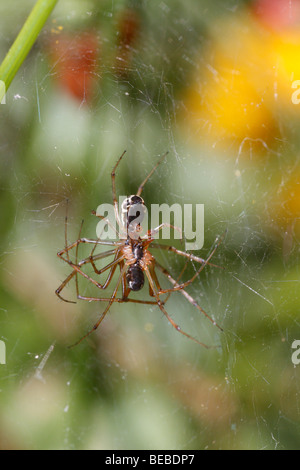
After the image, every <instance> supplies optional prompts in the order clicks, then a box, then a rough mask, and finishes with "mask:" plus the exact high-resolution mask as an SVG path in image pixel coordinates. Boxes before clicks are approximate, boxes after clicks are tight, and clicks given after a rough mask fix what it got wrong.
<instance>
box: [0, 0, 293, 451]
mask: <svg viewBox="0 0 300 470" xmlns="http://www.w3.org/2000/svg"><path fill="white" fill-rule="evenodd" d="M100 3H101V5H99V2H96V1H92V0H90V1H88V2H80V1H72V2H67V1H66V2H60V3H59V4H58V6H57V8H56V10H55V12H54V14H53V16H52V17H51V20H50V21H49V23H48V26H47V28H46V29H45V30H44V32H43V33H42V35H41V37H40V38H39V41H38V43H37V45H36V46H35V47H34V49H33V51H32V53H31V54H30V56H29V58H28V60H27V61H26V62H25V64H24V66H23V67H22V70H21V71H20V72H19V74H18V76H17V78H16V80H15V81H14V83H13V84H12V86H11V89H10V91H9V93H8V95H7V98H6V105H1V106H0V112H1V117H0V120H1V129H2V132H1V136H0V149H1V153H2V159H1V174H0V191H1V193H0V194H1V210H2V221H3V222H2V234H1V245H2V250H1V253H2V254H1V258H0V260H1V264H0V267H1V271H0V272H1V287H0V288H1V297H0V299H1V303H0V340H1V341H2V343H1V344H2V345H4V346H5V349H6V359H5V362H6V364H0V391H1V396H2V400H1V404H0V422H1V432H0V437H1V440H0V443H1V444H0V445H1V447H2V448H39V449H41V448H63V449H95V448H96V449H116V450H117V449H181V450H185V449H214V448H221V449H244V448H251V449H258V448H259V449H290V448H299V440H300V428H299V405H300V402H299V370H300V369H299V367H300V366H297V365H296V364H294V363H293V362H292V353H293V348H292V344H293V341H294V340H296V339H300V338H299V336H300V332H299V320H298V314H299V212H298V213H297V208H299V202H297V201H299V180H298V179H297V178H298V176H299V156H298V155H299V149H298V146H299V139H298V134H297V128H298V127H297V124H298V117H297V110H298V108H296V106H290V107H285V105H284V104H285V102H286V101H287V100H288V99H289V100H290V94H291V93H290V91H291V88H290V79H291V77H290V76H289V77H288V78H287V79H286V81H287V83H288V86H287V88H288V92H287V93H290V94H287V95H284V91H283V89H282V88H280V86H281V85H280V83H281V82H280V64H279V63H278V62H276V63H274V64H273V63H272V65H274V67H273V68H272V66H270V68H271V69H272V73H270V76H267V77H266V76H265V75H264V76H263V78H264V80H266V81H265V82H264V81H263V80H262V79H261V81H262V82H263V83H264V84H265V85H264V86H261V87H260V85H259V84H258V83H257V82H258V80H257V76H260V77H261V75H258V71H261V70H262V69H263V68H264V67H263V66H262V63H263V61H262V62H260V60H261V58H260V56H259V54H258V53H257V54H254V55H251V54H250V52H251V51H252V49H251V47H253V51H254V52H257V51H258V48H257V44H256V43H255V40H254V38H252V37H251V35H250V33H251V28H253V25H254V24H255V21H257V20H256V19H255V16H253V12H252V10H251V2H242V1H238V0H235V1H233V0H228V1H222V2H219V1H217V2H213V4H212V2H208V1H206V0H201V1H199V2H193V1H192V0H185V1H184V2H183V1H182V0H176V1H174V0H172V1H171V0H164V1H163V2H147V1H146V0H145V1H143V2H139V5H136V4H135V2H129V3H127V2H124V1H121V0H120V1H114V2H111V1H105V2H100ZM289 3H290V4H293V3H294V2H289ZM295 3H297V2H295ZM32 4H33V2H30V1H23V2H22V8H21V7H20V6H19V2H18V12H17V15H16V16H15V9H16V5H15V2H11V3H10V4H9V5H8V4H5V5H4V4H3V5H1V6H0V18H1V20H0V22H1V28H0V30H1V40H0V53H1V56H3V55H4V54H5V51H6V50H7V48H8V45H9V44H10V43H11V41H12V40H13V38H14V37H15V35H16V33H17V30H18V29H19V26H20V25H21V24H22V23H23V21H24V18H25V17H26V14H27V12H28V11H29V10H30V8H31V6H32ZM128 8H131V10H128ZM291 8H292V7H291V6H290V9H291ZM124 11H126V12H127V13H126V14H128V11H131V12H132V11H133V12H134V16H132V17H130V16H129V18H130V25H129V23H128V21H129V20H128V19H127V20H126V21H127V36H126V37H127V38H128V37H129V36H130V35H129V33H128V31H129V32H130V31H133V32H132V35H133V36H134V34H136V39H135V41H133V42H132V43H129V44H127V45H126V44H125V46H126V47H125V46H124V48H123V49H122V47H121V46H122V43H120V42H119V43H118V35H119V36H120V34H121V33H120V31H122V29H121V27H120V24H122V23H120V22H122V18H123V21H125V20H124V17H125V19H126V18H128V17H126V16H124ZM290 11H291V12H292V10H290ZM122 15H123V16H122ZM9 18H14V21H13V24H14V26H12V20H8V19H9ZM17 24H18V26H15V25H17ZM118 25H119V26H118ZM241 25H242V26H241ZM245 25H246V27H245ZM123 26H124V25H123ZM14 28H15V29H14ZM118 28H119V29H118ZM130 28H131V29H130ZM134 28H136V29H137V30H138V33H137V32H136V33H135V29H134ZM218 28H219V36H218V35H217V33H216V30H217V29H218ZM239 28H241V29H242V31H243V34H245V31H248V33H249V31H250V33H249V35H250V36H243V34H242V33H241V31H240V29H239ZM82 29H85V33H84V35H83V38H84V42H85V44H86V41H87V40H88V41H94V43H93V44H96V52H97V57H98V58H100V59H97V60H99V63H98V65H97V67H94V68H93V67H92V68H91V69H88V73H87V75H86V77H85V80H86V81H85V82H84V83H85V84H84V87H83V91H84V93H83V94H82V96H81V97H79V98H78V94H79V95H80V89H79V90H78V88H76V90H74V84H73V82H70V79H67V78H68V73H69V72H71V71H74V70H73V68H74V67H75V69H76V68H77V69H78V71H80V67H81V63H78V62H76V64H75V66H74V65H72V63H70V62H68V60H67V59H68V56H70V57H72V55H73V54H74V49H76V47H78V46H77V45H78V43H81V40H82V36H81V32H80V30H82ZM68 30H70V32H71V34H72V39H70V36H68V37H67V42H66V43H64V44H65V45H64V48H63V49H62V50H60V49H57V48H58V46H57V41H58V40H59V39H61V38H62V37H63V36H62V34H63V33H62V32H64V33H65V32H66V31H68ZM86 30H89V31H96V33H95V35H96V36H95V38H93V39H91V38H90V36H89V37H88V38H87V33H86ZM254 30H255V29H254ZM74 31H75V32H74ZM221 33H222V34H221ZM264 34H265V33H264ZM235 35H237V37H238V38H239V41H235V39H236V36H235ZM254 36H255V34H254ZM130 37H131V36H130ZM270 37H271V35H270V33H266V44H271V43H269V42H267V40H268V41H270ZM250 39H251V41H253V43H252V42H251V41H250ZM249 43H250V46H249ZM87 44H88V45H87V46H85V47H86V48H87V49H85V50H87V51H89V52H88V54H89V53H90V52H91V51H92V45H91V42H88V43H87ZM252 44H253V46H252ZM246 46H247V48H248V49H247V54H245V51H244V50H243V47H244V48H245V47H246ZM226 47H227V49H226ZM270 47H271V46H270ZM51 48H52V49H51ZM53 50H54V52H53ZM49 51H50V52H49ZM51 51H52V52H51ZM228 51H231V52H228ZM253 51H252V52H253ZM268 52H269V55H268V56H271V57H272V54H271V53H270V51H268ZM51 54H52V55H51ZM83 54H84V53H83ZM88 54H87V56H88V58H89V57H90V59H89V60H90V62H92V63H94V62H95V61H96V59H95V57H94V56H93V55H91V56H89V55H88ZM224 57H225V58H226V60H225V59H224ZM245 57H246V59H245ZM271 60H272V59H271ZM120 64H121V65H122V66H121V65H120ZM241 64H242V65H241ZM125 66H126V67H127V68H126V67H125ZM123 67H125V68H126V70H127V71H126V73H125V72H124V69H123ZM243 67H244V68H243ZM265 69H266V70H267V69H268V67H267V66H266V67H265ZM228 70H231V75H230V77H231V80H233V78H232V77H234V78H235V80H236V81H235V82H234V87H233V88H232V87H231V88H230V86H229V85H228V83H229V84H230V83H232V82H231V81H230V80H229V79H228V76H227V72H228ZM232 71H234V72H232ZM250 72H251V73H250ZM243 73H244V74H246V75H243ZM296 73H297V69H296V65H295V71H294V75H293V76H292V79H293V80H296V79H297V78H298V79H300V73H299V76H296ZM251 74H252V75H251ZM71 75H72V74H71ZM266 75H267V72H266ZM245 76H247V80H246V79H245ZM66 77H67V78H66ZM239 77H242V79H241V81H238V78H239ZM251 77H252V81H251ZM77 78H78V77H77ZM89 78H90V79H93V80H94V81H95V83H96V90H95V94H94V95H93V97H92V98H91V99H90V98H89V94H88V93H89V90H90V88H89V86H90V85H89V80H88V79H89ZM68 80H69V81H68ZM220 83H221V84H222V86H221V87H220V88H219V87H218V84H220ZM224 84H226V86H225V85H224ZM66 86H67V91H66ZM220 89H221V91H220ZM224 89H225V90H227V91H228V89H229V90H230V93H228V92H226V93H224ZM253 90H255V94H251V93H254V92H253ZM81 92H82V90H81ZM74 93H75V94H76V93H77V96H75V95H74ZM222 93H223V94H222ZM239 93H240V94H239ZM240 96H242V107H243V113H242V114H241V115H238V117H239V119H238V120H237V121H236V120H235V119H236V115H235V113H238V109H239V108H238V99H239V97H240ZM246 96H250V98H249V99H248V101H247V100H246V99H245V97H246ZM282 96H283V102H280V98H281V99H282ZM286 96H287V97H288V98H287V97H286ZM229 97H230V99H229ZM243 100H244V101H243ZM199 103H201V106H200V105H199ZM200 108H201V109H200ZM199 109H200V111H201V112H200V111H199ZM270 109H271V110H272V111H270ZM258 111H259V113H258ZM261 116H263V118H261ZM259 119H262V122H261V123H260V124H261V125H260V126H259ZM234 122H238V123H239V124H240V127H238V126H237V125H236V127H232V123H234ZM257 123H258V124H257ZM241 128H242V130H241ZM124 149H126V150H127V155H126V158H124V161H123V162H122V165H120V167H119V168H118V172H117V175H116V186H117V191H118V194H121V195H129V194H135V192H136V190H137V188H138V186H139V185H140V183H141V182H142V181H143V179H144V178H145V176H146V175H147V174H148V173H149V171H150V170H151V169H152V168H153V166H154V165H155V163H156V162H157V160H158V158H159V156H160V155H162V154H163V153H165V152H166V151H167V150H168V151H169V155H168V157H167V159H166V160H165V161H164V162H163V163H162V164H161V166H160V167H159V169H157V171H156V172H155V173H154V174H153V176H152V177H151V179H150V180H149V181H148V183H147V185H146V187H145V189H144V191H143V198H144V200H145V203H146V205H150V204H162V203H167V204H169V205H172V204H174V203H178V204H180V205H181V206H183V205H184V204H198V203H199V204H204V207H205V227H204V247H203V249H202V250H201V252H199V253H197V255H198V256H201V257H203V258H206V257H207V256H208V254H209V253H210V251H211V250H212V248H213V246H214V243H215V240H216V238H217V237H218V236H220V235H221V234H222V233H224V231H225V230H227V234H226V237H225V239H224V242H223V243H222V244H221V245H220V247H219V248H218V250H217V252H216V254H215V256H214V258H213V260H212V261H213V262H214V263H215V264H217V265H219V266H221V268H217V267H208V266H207V267H206V268H205V269H204V270H203V272H202V273H201V275H200V276H199V277H198V278H197V279H196V280H195V281H194V282H193V284H192V285H191V286H189V288H188V289H187V290H188V292H189V294H190V295H192V296H193V297H194V298H195V300H196V301H197V302H198V303H199V305H200V306H201V307H202V308H203V309H204V310H205V311H206V312H207V313H208V314H209V315H210V316H212V318H213V319H214V320H215V321H216V322H217V323H218V324H220V325H222V327H223V328H224V332H220V331H219V330H218V328H217V327H216V326H214V325H212V324H211V323H210V322H209V321H208V320H207V319H206V318H205V317H204V315H202V314H201V313H200V312H199V311H198V310H196V309H195V308H194V307H193V306H192V305H191V304H190V303H188V302H187V301H186V299H184V297H183V296H182V295H181V294H180V293H176V294H175V293H174V294H172V295H171V297H170V299H169V300H168V302H167V304H166V309H167V311H168V313H169V314H170V315H171V317H172V318H173V319H174V321H176V322H177V323H178V324H179V325H180V327H181V328H182V329H183V330H184V331H186V332H188V333H190V334H192V335H194V336H196V337H197V338H198V339H199V340H200V341H203V342H205V343H206V344H209V345H212V346H217V347H216V348H212V349H208V350H206V349H204V348H201V347H200V346H199V345H197V344H195V343H193V342H192V341H189V340H188V339H187V338H185V337H184V336H183V335H181V334H179V333H178V332H177V331H176V330H175V329H174V328H173V327H172V326H171V325H170V324H169V323H168V322H167V320H166V318H164V316H163V314H162V312H161V311H160V310H159V309H158V307H156V306H147V305H138V304H114V305H112V307H111V308H110V312H109V313H108V315H107V316H106V318H105V321H104V322H103V323H102V324H101V327H100V328H99V330H97V332H95V333H94V334H93V335H91V336H90V337H89V338H88V340H87V341H85V342H83V343H81V344H80V345H79V346H78V347H76V348H74V349H70V350H69V349H67V346H68V345H70V344H71V343H73V342H74V341H76V340H77V339H79V338H80V337H81V336H83V334H84V333H85V332H86V331H88V330H89V328H90V327H91V326H92V325H93V324H94V323H95V321H96V320H97V319H98V318H99V315H100V313H101V312H102V311H103V308H104V305H102V304H101V303H100V302H99V303H95V302H80V301H78V302H77V303H76V304H71V303H70V304H69V303H64V302H60V301H59V300H58V299H57V297H56V296H55V294H54V291H55V289H56V288H57V287H58V286H59V284H60V283H61V282H62V281H63V280H64V279H65V278H66V276H67V275H68V274H69V273H70V269H69V267H68V266H67V265H66V264H64V263H62V262H60V261H59V259H58V258H57V257H56V253H57V252H58V251H59V250H61V249H63V248H64V246H65V236H64V230H65V216H66V208H67V203H66V200H67V199H68V223H67V229H68V234H67V236H68V242H69V243H71V242H73V241H75V240H77V239H78V237H79V230H80V226H81V223H82V219H84V223H83V226H82V232H81V235H82V236H85V237H87V238H95V237H96V225H97V222H98V220H97V219H96V218H95V217H94V216H92V215H91V211H92V210H95V209H96V208H97V207H98V205H99V204H101V203H111V202H112V192H111V180H110V173H111V170H112V167H113V165H114V164H115V162H116V160H117V158H118V157H119V156H120V155H121V153H122V152H123V151H124ZM297 195H298V196H297ZM164 243H165V241H164ZM170 244H174V245H176V247H177V248H178V249H183V247H182V245H181V243H180V241H178V240H174V237H172V239H171V240H170ZM89 250H90V247H89V248H86V247H80V250H79V253H78V255H79V259H83V258H84V257H85V256H88V255H89V253H90V251H89ZM152 253H153V254H154V251H153V250H152ZM155 255H156V256H157V259H158V261H159V262H160V263H161V264H162V265H163V266H165V267H166V268H167V269H168V270H169V271H170V273H171V274H172V276H174V277H175V279H176V278H177V276H179V274H180V272H181V270H182V269H183V267H184V264H185V260H184V259H183V258H181V257H179V256H176V255H175V254H173V253H167V252H164V251H157V252H156V251H155ZM70 257H71V259H73V260H74V259H75V258H74V257H75V252H74V251H73V252H72V253H70ZM222 268H225V269H222ZM197 269H198V265H197V263H195V262H191V263H189V265H188V267H187V270H186V271H185V273H184V276H183V278H184V279H188V278H189V277H191V276H192V275H193V274H194V273H195V271H196V270H197ZM89 272H90V273H91V275H92V271H89ZM93 276H95V275H93ZM114 279H115V280H116V278H114ZM160 280H161V282H162V284H163V285H164V286H166V287H167V286H170V285H169V284H168V282H167V280H166V279H163V277H160ZM113 284H114V283H112V285H111V286H110V289H108V292H107V295H109V294H110V293H111V292H112V289H113ZM91 288H92V286H91V285H90V283H88V282H85V279H80V289H81V291H82V292H83V293H84V294H85V293H86V294H87V293H89V292H91ZM64 292H65V296H66V297H67V298H68V299H70V300H76V291H75V284H74V283H70V285H68V286H67V287H66V289H65V291H64ZM93 292H94V291H93ZM98 295H99V294H98ZM105 295H106V293H105ZM137 295H138V298H144V299H145V298H146V299H149V296H148V288H147V287H145V289H143V291H142V292H141V293H139V294H137ZM0 352H1V350H0ZM0 362H1V357H0Z"/></svg>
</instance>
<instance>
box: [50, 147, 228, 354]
mask: <svg viewBox="0 0 300 470" xmlns="http://www.w3.org/2000/svg"><path fill="white" fill-rule="evenodd" d="M125 153H126V151H125V152H123V154H122V155H121V156H120V158H119V159H118V161H117V163H116V165H115V166H114V168H113V170H112V173H111V182H112V193H113V206H114V213H115V217H116V221H117V224H118V226H119V230H120V232H121V233H123V234H124V233H126V234H127V236H126V237H125V238H124V239H119V240H118V241H110V240H103V239H101V236H100V237H99V238H98V239H94V240H92V239H88V238H81V229H80V234H79V238H78V240H76V241H75V242H74V243H72V244H70V245H67V217H66V220H65V248H64V249H63V250H61V251H59V252H58V253H57V255H58V256H59V258H60V259H62V260H63V261H65V262H66V263H68V264H69V265H70V266H71V267H72V271H71V273H70V274H69V275H68V277H67V278H66V279H65V280H64V281H63V282H62V283H61V285H60V286H59V287H58V288H57V289H56V291H55V293H56V295H57V296H58V297H59V298H60V299H61V300H63V301H65V302H71V303H76V302H73V301H70V300H66V299H64V298H63V297H62V296H61V291H62V290H63V289H64V288H65V287H66V285H67V284H68V283H69V282H70V281H71V279H73V278H75V283H76V294H77V298H78V299H81V300H87V301H99V302H100V301H101V302H108V304H107V306H106V308H105V309H104V311H103V312H102V314H101V316H100V317H99V319H98V321H97V322H96V323H95V325H94V326H93V328H92V329H91V330H89V331H88V332H87V333H86V334H85V335H84V336H83V337H82V338H81V339H79V341H77V342H76V343H75V344H74V345H73V346H76V345H77V344H79V343H80V342H81V341H82V340H83V339H85V338H86V337H87V336H89V335H90V334H91V333H92V332H93V331H94V330H96V329H97V328H98V326H99V325H100V323H101V322H102V320H103V319H104V317H105V316H106V314H107V312H108V311H109V309H110V307H111V305H112V304H113V302H119V303H123V302H134V303H140V304H145V305H153V304H154V305H157V306H158V307H159V308H160V310H161V311H162V313H163V314H164V315H165V317H166V318H167V319H168V321H169V322H170V323H171V325H172V326H173V327H174V328H175V329H176V330H177V331H178V332H179V333H181V334H182V335H184V336H186V337H187V338H189V339H191V340H193V341H195V342H196V343H198V344H200V345H201V346H204V347H206V348H208V347H209V346H207V345H206V344H204V343H202V342H201V341H198V339H196V338H195V337H193V336H191V335H190V334H188V333H186V332H185V331H183V330H182V329H181V328H180V326H179V325H177V324H176V323H175V322H174V320H173V319H172V318H171V317H170V315H169V314H168V313H167V311H166V309H165V304H166V302H167V300H168V298H169V296H170V295H171V294H172V293H173V292H180V293H181V294H182V295H183V296H184V297H185V298H186V299H187V300H188V301H189V302H190V303H191V304H192V305H193V306H194V307H196V308H197V309H198V310H199V311H200V312H201V313H202V314H204V315H205V316H206V317H207V318H208V319H209V320H210V321H211V322H212V323H213V324H214V325H216V326H217V327H218V328H219V329H220V330H222V328H221V327H220V326H219V325H218V324H217V323H216V322H215V321H214V320H213V319H212V318H211V317H210V316H209V315H208V314H207V313H206V312H205V311H204V310H203V308H202V307H200V305H198V303H197V302H196V300H194V299H193V297H191V295H190V294H188V293H187V292H186V290H185V288H186V287H187V286H189V285H190V284H191V283H192V282H193V281H194V280H195V279H196V277H198V276H199V274H200V272H201V271H202V270H203V269H204V267H205V266H206V265H207V264H209V265H212V263H210V259H211V258H212V257H213V255H214V253H215V251H216V249H217V248H218V246H219V245H220V243H221V241H222V239H223V237H221V239H220V240H218V241H217V242H216V244H215V246H214V248H213V250H212V251H211V253H210V255H209V256H208V258H207V259H203V258H199V257H198V256H195V255H194V254H192V253H187V252H184V251H180V250H178V249H177V248H175V247H173V246H170V245H162V244H159V243H154V237H155V235H156V234H157V233H158V232H159V231H160V230H161V229H162V228H163V227H164V226H168V227H172V228H173V229H176V227H173V226H170V225H169V224H165V223H162V224H161V225H159V226H158V227H156V228H154V229H152V230H148V232H147V234H146V235H145V236H142V237H141V236H140V231H141V226H140V224H139V223H135V221H137V217H136V214H139V215H141V213H142V212H143V209H144V208H145V204H144V201H143V199H142V198H141V193H142V191H143V189H144V186H145V184H146V183H147V181H148V180H149V178H150V177H151V176H152V174H153V173H154V171H155V170H156V168H157V167H158V165H159V164H160V163H161V162H162V160H163V159H164V158H165V157H166V155H167V154H165V155H163V156H162V158H161V159H160V160H159V161H158V162H157V164H156V165H155V167H154V168H153V169H152V170H151V172H150V173H149V174H148V176H147V177H146V179H145V180H144V181H143V182H142V183H141V185H140V186H139V188H138V190H137V193H136V194H135V195H131V196H129V197H127V198H126V199H125V200H124V202H123V204H122V208H121V209H122V210H121V214H122V215H121V217H120V216H119V207H118V202H117V194H116V184H115V174H116V170H117V167H118V165H119V163H120V162H121V160H122V158H123V156H124V155H125ZM136 208H138V211H134V209H136ZM133 212H134V213H135V215H134V216H132V215H131V214H132V213H133ZM93 214H94V215H97V214H96V212H95V211H93ZM97 216H98V217H100V218H101V219H104V217H103V216H99V215H97ZM104 221H105V222H106V223H108V224H109V221H108V220H106V219H104ZM81 228H82V226H81ZM179 230H180V229H179ZM120 232H118V231H117V235H118V236H119V237H120ZM81 243H84V244H91V245H94V247H93V249H92V251H91V254H90V256H88V257H87V258H84V259H82V260H81V261H78V246H79V245H80V244H81ZM99 245H108V246H112V247H113V248H112V249H110V250H108V251H105V252H103V253H98V254H95V250H96V247H97V246H99ZM74 248H75V251H76V255H75V257H76V260H75V263H73V262H71V260H70V257H69V251H70V250H72V249H74ZM149 248H155V249H162V250H167V251H169V252H173V253H176V254H177V255H180V256H183V257H185V258H186V264H185V266H184V268H183V270H182V272H181V273H180V276H179V277H178V278H177V279H174V278H173V277H172V276H171V274H170V273H169V272H168V271H167V269H165V268H164V267H163V266H161V265H160V264H159V263H158V262H157V260H156V259H155V257H154V256H153V255H152V254H151V253H150V252H149ZM109 256H113V261H111V262H110V263H108V264H107V265H106V266H104V267H103V268H101V269H98V268H97V267H96V262H98V261H99V260H100V259H104V258H107V257H109ZM189 261H194V262H196V263H200V267H199V269H197V270H196V272H195V273H194V275H193V276H192V277H191V278H190V279H189V280H188V281H185V282H182V283H180V282H179V281H180V278H181V276H182V274H183V272H184V270H185V268H186V265H187V263H188V262H189ZM87 264H90V265H91V266H92V268H93V270H94V272H95V274H97V275H100V274H102V273H104V272H105V271H108V275H107V278H106V281H105V282H104V283H103V284H101V283H100V282H98V281H96V280H95V279H93V278H92V277H90V276H89V275H87V274H86V273H85V272H84V271H83V270H82V268H83V267H84V266H85V265H87ZM118 266H119V268H120V274H119V277H118V279H117V282H116V284H115V287H114V290H113V293H112V295H111V297H110V298H103V297H99V298H98V297H86V296H83V295H81V294H80V293H79V286H78V275H81V276H83V277H84V278H86V279H87V280H88V281H90V282H91V283H93V284H94V285H95V286H96V287H97V288H99V289H100V290H105V289H106V288H107V287H108V286H109V285H110V283H111V281H112V279H113V275H114V273H115V271H116V269H117V267H118ZM212 266H215V265H212ZM155 268H157V269H158V270H159V271H160V272H161V273H162V274H163V275H164V276H165V277H166V278H167V279H168V280H169V282H170V283H171V284H172V287H171V288H169V289H162V288H161V286H160V284H159V281H158V278H157V275H156V272H155ZM144 275H146V278H147V280H148V284H149V294H150V296H151V297H152V298H154V300H153V301H152V300H139V299H134V298H131V297H129V295H130V293H131V291H133V292H134V291H139V290H140V289H142V287H143V286H144V282H145V279H144V278H145V276H144ZM120 287H121V289H122V295H121V296H120V297H118V290H119V288H120ZM163 294H167V296H166V298H165V299H164V300H161V299H160V296H161V295H163Z"/></svg>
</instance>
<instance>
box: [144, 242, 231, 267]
mask: <svg viewBox="0 0 300 470" xmlns="http://www.w3.org/2000/svg"><path fill="white" fill-rule="evenodd" d="M151 248H159V249H162V250H166V251H170V252H172V253H176V254H177V255H180V256H184V257H185V258H187V259H188V260H190V261H196V263H206V264H208V265H209V266H214V267H215V268H220V269H224V268H223V267H222V266H218V265H217V264H213V263H209V262H207V261H206V260H205V259H204V258H200V257H199V256H196V255H194V254H192V253H187V252H186V251H181V250H178V249H177V248H175V246H170V245H161V244H160V243H151Z"/></svg>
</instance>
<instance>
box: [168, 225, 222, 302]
mask: <svg viewBox="0 0 300 470" xmlns="http://www.w3.org/2000/svg"><path fill="white" fill-rule="evenodd" d="M225 233H226V232H224V234H223V235H222V236H221V237H220V239H219V240H218V241H217V243H216V245H215V247H214V249H213V250H212V252H211V253H210V255H209V256H208V258H207V259H206V260H205V261H204V262H203V264H202V265H201V266H200V268H199V269H198V270H197V271H196V272H195V274H194V275H193V276H192V277H191V278H190V279H189V280H188V281H186V282H183V283H182V284H178V285H176V286H175V287H173V288H172V289H163V290H161V291H160V294H165V293H167V292H173V291H175V290H181V289H184V288H185V287H187V286H189V285H190V284H191V283H192V282H193V281H194V280H195V279H196V277H197V276H199V274H200V273H201V271H203V269H204V268H205V266H206V265H207V264H208V262H209V260H210V259H211V258H212V257H213V255H214V254H215V252H216V250H217V248H218V247H219V246H220V244H221V243H222V241H223V238H224V236H225Z"/></svg>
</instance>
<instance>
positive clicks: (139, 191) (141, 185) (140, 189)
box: [136, 152, 169, 196]
mask: <svg viewBox="0 0 300 470" xmlns="http://www.w3.org/2000/svg"><path fill="white" fill-rule="evenodd" d="M168 153H169V152H166V153H165V154H164V155H163V156H162V157H161V158H160V159H159V160H158V162H157V163H156V165H155V167H154V168H153V169H152V170H151V171H150V173H149V175H148V176H147V177H146V178H145V179H144V181H143V182H142V183H141V184H140V186H139V188H138V190H137V193H136V195H137V196H140V195H141V194H142V191H143V189H144V186H145V184H146V183H147V181H148V180H149V178H151V176H152V175H153V173H154V172H155V170H156V168H157V167H158V165H159V164H160V163H161V162H162V161H163V160H164V159H165V158H166V156H167V155H168Z"/></svg>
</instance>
